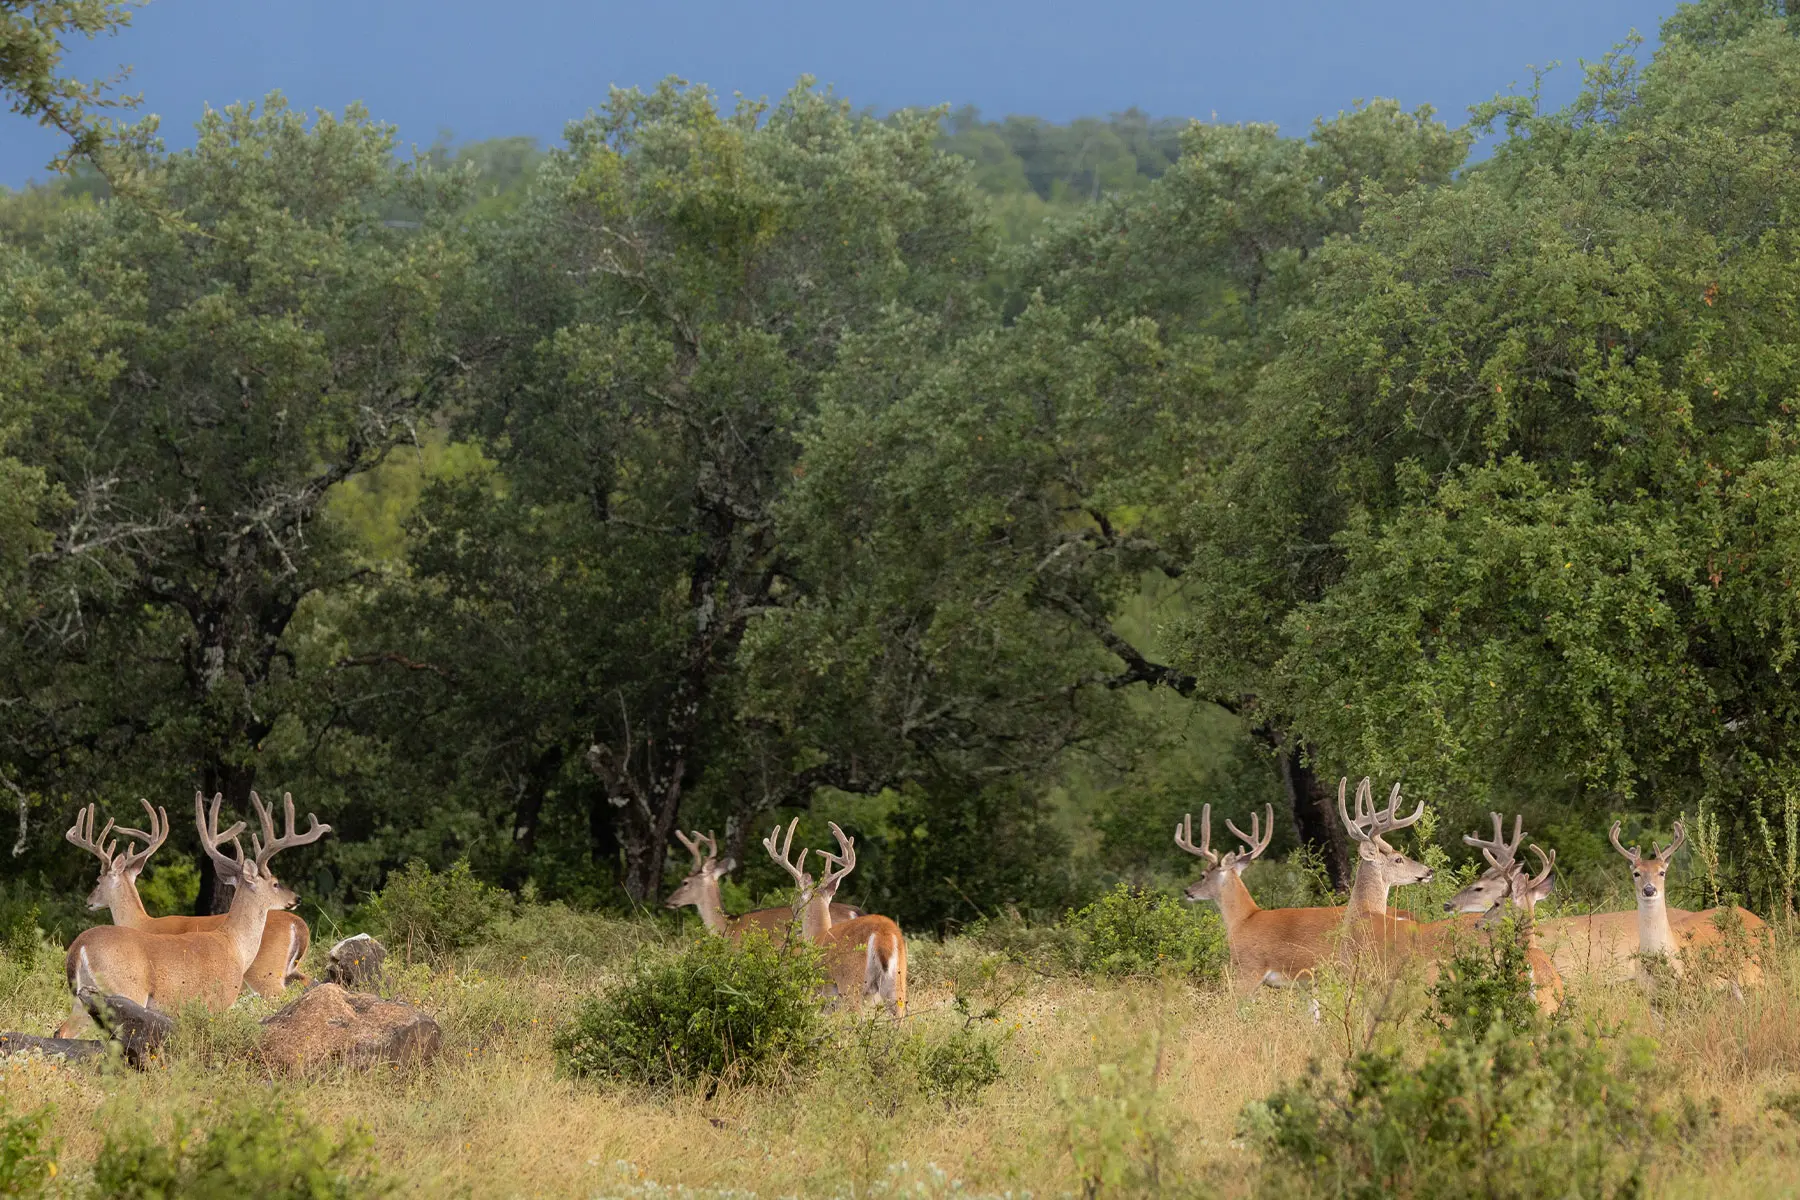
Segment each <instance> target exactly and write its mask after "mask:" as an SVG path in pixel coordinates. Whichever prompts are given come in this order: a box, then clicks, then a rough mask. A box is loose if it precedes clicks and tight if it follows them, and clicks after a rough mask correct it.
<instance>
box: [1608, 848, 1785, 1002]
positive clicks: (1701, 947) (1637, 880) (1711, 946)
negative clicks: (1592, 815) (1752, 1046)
mask: <svg viewBox="0 0 1800 1200" xmlns="http://www.w3.org/2000/svg"><path fill="white" fill-rule="evenodd" d="M1619 829H1620V823H1619V822H1618V821H1614V822H1613V824H1612V830H1611V831H1610V833H1609V835H1608V836H1610V837H1611V839H1612V844H1613V849H1615V850H1617V851H1618V852H1619V853H1620V854H1622V855H1623V856H1624V857H1625V861H1627V862H1629V863H1630V864H1631V884H1632V892H1633V893H1634V894H1635V895H1636V897H1637V934H1638V942H1637V955H1638V957H1637V967H1638V977H1639V979H1640V980H1642V981H1643V982H1646V983H1648V982H1649V981H1650V974H1649V968H1650V963H1649V962H1648V961H1646V960H1649V959H1661V960H1663V961H1664V962H1666V963H1667V964H1668V967H1669V969H1670V970H1672V971H1674V972H1675V973H1676V974H1677V975H1680V974H1683V973H1684V970H1685V968H1686V967H1689V966H1694V965H1696V963H1700V964H1704V963H1705V959H1706V958H1708V957H1710V956H1711V955H1712V954H1716V953H1718V951H1719V949H1721V948H1722V947H1723V946H1724V944H1725V940H1726V933H1725V930H1724V929H1723V928H1722V927H1721V925H1720V922H1719V921H1718V920H1716V919H1714V918H1715V917H1716V916H1718V915H1719V914H1720V912H1721V910H1718V909H1708V910H1707V911H1705V912H1701V913H1693V914H1690V916H1689V919H1688V920H1687V921H1685V922H1683V923H1682V924H1681V925H1680V926H1679V927H1677V926H1676V925H1675V924H1674V923H1673V921H1672V920H1671V914H1670V912H1669V907H1668V873H1669V864H1670V863H1672V862H1674V861H1675V852H1676V851H1677V850H1679V849H1681V847H1682V844H1683V843H1684V842H1686V841H1687V827H1686V826H1684V825H1683V824H1682V823H1681V822H1680V821H1677V822H1675V830H1674V833H1675V837H1674V840H1673V841H1671V842H1670V843H1669V847H1668V849H1666V850H1661V849H1658V848H1657V845H1656V843H1655V842H1652V843H1650V853H1648V854H1645V853H1644V852H1643V851H1642V849H1640V848H1638V847H1635V846H1634V847H1631V848H1629V849H1628V848H1627V847H1626V846H1625V845H1624V843H1622V842H1621V841H1619ZM1732 915H1733V916H1735V917H1736V919H1737V921H1738V922H1739V923H1740V924H1741V925H1742V928H1743V931H1744V934H1745V935H1746V936H1747V937H1748V938H1749V939H1751V940H1752V941H1761V940H1762V939H1763V938H1765V937H1766V936H1767V931H1768V925H1767V923H1766V922H1764V921H1763V919H1762V918H1761V917H1759V916H1757V915H1756V914H1755V913H1753V912H1750V911H1748V910H1747V909H1742V908H1737V909H1733V910H1732ZM1727 919H1729V918H1727ZM1690 950H1692V951H1699V952H1701V953H1700V956H1699V957H1698V958H1696V957H1695V956H1694V955H1690V954H1688V953H1687V952H1688V951H1690ZM1726 969H1727V970H1729V971H1730V972H1731V973H1730V974H1724V975H1721V976H1720V979H1719V982H1720V983H1721V984H1722V985H1724V986H1727V987H1729V988H1730V989H1731V990H1732V992H1733V993H1734V994H1735V995H1737V996H1738V997H1739V998H1742V996H1743V990H1742V989H1743V988H1745V987H1755V986H1757V985H1758V984H1760V983H1761V982H1762V964H1761V962H1760V961H1759V959H1758V956H1757V954H1756V952H1755V951H1754V950H1751V951H1750V952H1749V953H1748V954H1747V955H1746V956H1745V957H1744V959H1743V961H1742V962H1741V963H1739V964H1736V965H1735V968H1730V967H1728V968H1726Z"/></svg>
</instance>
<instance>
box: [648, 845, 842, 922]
mask: <svg viewBox="0 0 1800 1200" xmlns="http://www.w3.org/2000/svg"><path fill="white" fill-rule="evenodd" d="M675 836H676V838H677V839H679V840H680V842H681V844H682V845H683V846H685V847H686V848H687V852H688V853H689V854H691V855H693V856H694V867H693V870H691V871H689V872H688V874H687V878H685V879H683V880H682V881H681V886H679V887H677V888H676V889H675V890H674V891H673V892H670V893H669V898H668V899H667V900H665V901H663V903H664V904H665V905H667V906H668V907H670V908H681V907H682V906H683V905H687V904H691V905H693V906H694V907H695V908H696V909H697V910H699V913H700V920H701V922H702V923H703V924H705V926H706V928H707V929H708V930H710V931H711V932H713V933H716V934H720V935H722V936H724V937H728V938H730V939H732V940H733V941H737V940H738V939H740V938H742V937H743V936H744V935H745V934H746V933H749V932H751V931H752V930H755V931H757V932H761V933H765V934H767V935H768V936H769V937H770V939H772V940H773V941H775V942H776V943H777V944H779V943H780V942H781V940H782V939H783V938H784V937H786V936H787V930H788V926H789V925H790V924H792V923H793V919H794V913H793V910H792V909H789V908H758V909H753V910H751V911H750V912H747V913H745V914H744V915H743V916H741V917H728V916H726V915H725V906H724V905H723V904H722V903H720V900H719V881H720V880H722V879H724V878H725V876H726V875H729V874H730V873H731V872H732V870H733V869H735V868H736V866H737V862H736V861H735V860H733V859H730V858H727V859H724V860H722V861H721V860H720V858H719V843H718V841H717V840H715V839H714V837H713V835H712V834H710V833H701V832H700V831H699V830H698V829H696V830H694V835H693V836H692V837H689V836H688V835H687V834H685V833H683V832H681V830H679V829H677V830H676V831H675ZM862 915H863V912H862V909H860V908H855V907H853V906H851V905H848V904H838V903H835V902H834V903H833V904H832V905H831V920H832V923H833V924H834V925H836V924H842V923H844V922H846V921H854V920H856V918H858V917H860V916H862Z"/></svg>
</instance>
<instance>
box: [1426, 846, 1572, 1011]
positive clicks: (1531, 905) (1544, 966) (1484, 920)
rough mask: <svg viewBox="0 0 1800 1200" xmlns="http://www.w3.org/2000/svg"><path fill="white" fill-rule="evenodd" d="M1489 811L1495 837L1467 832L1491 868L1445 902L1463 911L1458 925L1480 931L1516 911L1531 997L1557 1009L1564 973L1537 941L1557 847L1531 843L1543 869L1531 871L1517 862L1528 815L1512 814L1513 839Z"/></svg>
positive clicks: (1516, 929) (1552, 882)
mask: <svg viewBox="0 0 1800 1200" xmlns="http://www.w3.org/2000/svg"><path fill="white" fill-rule="evenodd" d="M1488 816H1490V817H1492V818H1493V819H1494V836H1493V837H1492V838H1478V837H1476V836H1475V835H1474V834H1472V833H1469V834H1464V835H1463V843H1464V844H1465V845H1469V846H1474V847H1475V848H1477V849H1478V850H1480V851H1481V857H1482V858H1484V859H1486V860H1487V864H1488V866H1487V870H1485V871H1483V872H1482V873H1481V874H1480V875H1478V876H1476V877H1475V879H1474V880H1472V881H1471V882H1470V883H1469V885H1468V886H1467V887H1465V888H1463V889H1462V890H1461V891H1460V892H1457V893H1456V895H1454V896H1452V897H1450V899H1449V900H1448V901H1446V902H1445V904H1444V907H1445V908H1446V909H1447V910H1449V911H1450V912H1453V913H1458V914H1461V916H1460V917H1458V918H1456V919H1454V921H1453V923H1454V924H1457V925H1460V926H1462V927H1463V928H1471V927H1472V928H1475V929H1480V930H1488V929H1492V928H1493V927H1494V926H1496V925H1498V924H1499V922H1500V919H1501V918H1502V917H1503V916H1504V915H1505V914H1506V913H1507V912H1508V911H1511V912H1513V913H1515V914H1516V917H1515V924H1514V927H1513V928H1514V933H1515V934H1516V935H1517V936H1519V937H1522V938H1524V939H1525V963H1526V971H1527V972H1528V974H1529V976H1530V978H1531V986H1532V998H1533V999H1536V1000H1537V1001H1538V1003H1539V1006H1540V1007H1542V1008H1543V1009H1544V1010H1545V1011H1546V1012H1555V1011H1556V1010H1557V1009H1558V1008H1560V1007H1561V1006H1562V999H1563V981H1562V972H1561V971H1559V970H1557V967H1556V963H1555V961H1554V960H1553V959H1552V958H1551V957H1550V955H1549V954H1547V953H1546V952H1545V951H1544V949H1543V948H1542V947H1541V946H1539V945H1538V943H1537V919H1536V911H1537V906H1538V902H1539V901H1540V900H1542V899H1544V898H1545V897H1546V896H1548V895H1549V894H1550V892H1551V890H1552V889H1553V888H1554V887H1555V886H1556V852H1555V851H1554V850H1552V851H1550V852H1549V853H1548V854H1546V853H1545V852H1544V851H1543V850H1542V849H1541V848H1540V847H1539V846H1538V845H1537V843H1535V842H1533V843H1532V845H1531V852H1532V853H1533V854H1535V855H1537V856H1538V862H1539V863H1541V864H1542V865H1543V868H1544V869H1543V870H1542V871H1540V872H1539V873H1538V874H1536V875H1532V874H1531V872H1530V871H1529V870H1527V869H1526V867H1525V864H1524V863H1522V862H1520V861H1519V843H1520V842H1522V841H1524V839H1525V829H1524V826H1525V819H1524V817H1522V816H1519V815H1517V814H1514V816H1513V835H1512V839H1511V840H1510V841H1509V840H1508V839H1507V837H1506V833H1505V825H1504V823H1503V822H1502V820H1501V817H1500V814H1499V813H1497V812H1490V813H1489V814H1488Z"/></svg>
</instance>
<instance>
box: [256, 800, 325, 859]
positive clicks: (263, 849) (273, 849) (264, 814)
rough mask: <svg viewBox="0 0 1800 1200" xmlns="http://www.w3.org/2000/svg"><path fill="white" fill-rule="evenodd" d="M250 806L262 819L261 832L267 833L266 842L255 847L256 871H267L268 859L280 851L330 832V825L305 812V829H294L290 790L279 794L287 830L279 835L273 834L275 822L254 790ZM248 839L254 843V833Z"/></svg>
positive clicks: (304, 844) (311, 841) (313, 840)
mask: <svg viewBox="0 0 1800 1200" xmlns="http://www.w3.org/2000/svg"><path fill="white" fill-rule="evenodd" d="M250 806H251V807H252V808H254V809H255V810H256V815H257V817H258V818H259V819H260V820H261V821H262V827H263V832H264V833H266V834H268V841H267V844H266V845H258V846H257V847H256V869H257V870H258V871H267V870H268V869H269V860H270V859H271V858H274V857H275V855H276V854H277V853H279V852H280V851H283V850H291V849H292V848H293V847H295V846H308V845H311V844H312V843H313V842H316V841H318V840H319V839H320V838H322V837H324V836H325V835H326V834H328V833H330V832H331V826H329V825H323V824H320V822H319V818H318V817H317V816H316V815H314V814H313V813H307V814H306V820H307V826H306V829H305V831H304V832H296V831H295V829H294V793H292V792H283V793H282V794H281V807H282V815H283V816H284V817H285V818H286V821H287V832H285V833H283V834H282V835H281V836H280V837H276V836H275V822H274V819H273V818H272V817H271V816H270V814H269V810H268V809H267V808H264V807H263V802H262V797H261V796H258V795H257V794H256V793H255V792H251V793H250ZM250 840H251V842H252V843H253V844H254V843H255V842H256V835H255V834H251V835H250Z"/></svg>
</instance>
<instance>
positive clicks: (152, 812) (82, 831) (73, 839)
mask: <svg viewBox="0 0 1800 1200" xmlns="http://www.w3.org/2000/svg"><path fill="white" fill-rule="evenodd" d="M194 799H195V800H196V801H198V800H200V799H201V796H200V794H199V793H195V796H194ZM138 803H139V804H141V805H143V806H144V812H145V813H146V814H147V815H148V817H149V821H148V824H149V826H150V828H149V829H148V830H141V829H131V828H128V827H126V826H124V825H120V826H117V832H118V834H119V835H120V836H121V837H124V838H127V839H135V840H136V843H137V844H134V845H132V848H131V849H130V851H129V852H128V853H125V854H116V853H114V850H115V848H116V846H117V845H118V843H117V841H112V842H108V840H107V837H108V835H109V834H111V833H113V832H114V831H115V827H114V824H113V822H112V821H111V820H108V821H107V822H106V827H105V828H104V829H102V830H101V831H100V835H99V836H98V837H96V836H94V820H95V816H94V805H92V804H90V805H88V806H87V808H86V809H85V810H79V811H77V812H76V814H75V824H74V825H72V826H70V828H69V830H68V832H66V833H64V834H63V836H64V837H65V838H67V839H68V841H69V844H70V845H72V846H75V847H77V848H79V849H82V850H86V851H87V852H88V853H89V854H92V855H93V856H94V857H95V858H97V859H99V860H100V879H99V881H98V882H97V883H95V884H94V890H93V891H92V892H90V893H89V894H88V899H87V904H88V908H90V909H95V910H97V909H102V908H106V909H111V910H112V920H113V924H114V925H121V926H124V927H125V928H127V929H141V930H143V931H144V932H146V933H206V932H209V931H211V930H215V929H219V928H222V927H223V926H224V924H225V914H224V913H214V914H212V915H210V916H205V917H190V916H168V917H153V916H151V915H150V914H149V913H148V912H147V911H146V910H145V909H144V901H143V899H142V898H141V897H140V896H139V895H138V889H137V881H138V876H139V875H140V874H141V873H142V872H143V870H144V864H145V863H147V862H149V861H150V856H151V855H152V854H155V853H156V851H157V850H158V849H159V848H160V847H161V846H162V844H163V842H165V841H167V840H168V837H169V814H168V812H167V810H165V809H163V808H161V807H157V808H151V807H150V802H149V801H148V800H143V799H140V800H139V801H138ZM311 944H312V932H311V931H310V930H309V929H307V927H306V922H305V921H303V920H301V919H300V917H299V916H297V915H296V914H294V913H291V912H284V911H281V910H279V909H277V910H275V911H273V912H271V913H270V914H269V919H268V923H267V924H266V925H265V926H264V927H263V939H262V946H261V947H260V948H259V949H258V950H257V952H256V958H255V959H254V960H252V962H251V963H250V969H249V970H247V971H245V972H244V982H245V983H246V984H248V985H249V986H250V987H251V988H253V989H254V990H255V991H256V992H257V993H258V994H260V995H263V996H279V995H281V993H282V992H284V991H286V990H287V987H288V985H289V984H291V983H300V984H305V983H309V982H311V981H310V980H309V979H308V978H307V977H306V974H305V973H304V972H302V971H301V970H300V969H299V967H300V960H301V959H302V958H304V957H305V956H306V951H307V947H309V946H310V945H311Z"/></svg>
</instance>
